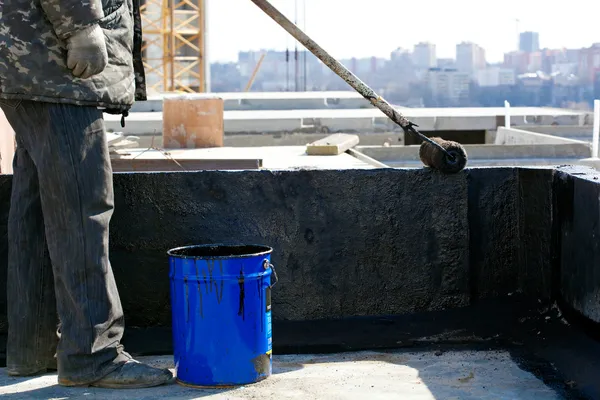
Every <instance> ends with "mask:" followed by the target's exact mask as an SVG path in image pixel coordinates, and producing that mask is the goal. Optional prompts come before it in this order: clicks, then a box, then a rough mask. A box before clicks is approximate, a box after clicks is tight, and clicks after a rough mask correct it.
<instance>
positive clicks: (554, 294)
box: [0, 168, 600, 333]
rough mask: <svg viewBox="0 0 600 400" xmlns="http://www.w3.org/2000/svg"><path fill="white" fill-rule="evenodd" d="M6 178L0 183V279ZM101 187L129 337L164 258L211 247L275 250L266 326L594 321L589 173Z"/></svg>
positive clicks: (259, 175) (165, 309) (599, 284)
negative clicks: (358, 320) (454, 318)
mask: <svg viewBox="0 0 600 400" xmlns="http://www.w3.org/2000/svg"><path fill="white" fill-rule="evenodd" d="M11 179H12V176H10V175H3V176H0V281H2V282H5V279H6V278H5V277H6V263H7V242H6V238H7V219H8V218H7V214H8V209H9V202H10V191H11ZM114 183H115V194H116V210H115V215H114V217H113V219H112V224H111V240H110V246H111V249H110V254H111V262H112V265H113V268H114V272H115V276H116V279H117V282H118V285H119V288H120V292H121V296H122V301H123V306H124V308H125V311H126V315H127V323H128V325H129V326H138V327H156V326H169V325H170V321H171V319H170V318H171V316H170V303H169V281H168V280H169V278H168V262H167V256H166V254H165V252H166V250H168V249H170V248H172V247H176V246H182V245H187V244H201V243H220V242H239V243H264V244H267V245H270V246H273V247H274V249H275V252H274V255H273V262H274V264H275V265H276V266H277V269H278V273H279V278H280V283H279V284H278V286H277V289H276V290H274V292H273V303H274V318H275V319H276V320H307V319H310V320H313V319H331V318H343V317H350V316H362V315H390V314H412V313H418V312H426V311H436V310H447V309H455V308H461V307H464V306H468V305H472V304H476V303H478V302H479V301H483V300H487V299H502V298H506V297H508V296H511V295H513V294H515V293H519V294H520V295H522V296H526V297H530V298H532V299H535V300H536V301H537V300H538V299H540V300H542V301H551V300H552V299H555V298H564V300H565V302H566V303H567V304H569V305H571V306H572V307H573V308H574V309H576V310H577V311H578V312H580V313H581V314H583V315H585V316H586V317H588V318H591V319H592V320H595V321H596V322H600V298H599V297H598V296H599V293H600V272H599V267H598V264H599V262H600V246H599V245H598V240H597V238H598V237H599V236H600V225H599V224H598V223H597V219H598V218H595V217H593V216H594V215H598V210H599V209H600V202H599V200H598V199H599V198H600V175H599V174H598V173H596V172H594V171H592V170H589V169H581V168H580V169H572V168H564V169H558V170H553V169H545V168H540V169H536V168H532V169H524V168H485V169H473V170H466V171H464V172H462V173H459V174H456V175H452V176H444V175H440V174H438V173H436V172H431V171H428V170H423V169H419V170H396V169H380V170H367V171H365V170H345V171H282V172H268V171H256V172H219V171H207V172H198V173H147V174H146V173H137V174H116V175H115V179H114ZM2 293H4V292H2ZM5 306H6V299H5V298H4V294H0V310H4V308H5ZM5 330H6V318H5V313H4V312H0V333H1V332H3V331H5Z"/></svg>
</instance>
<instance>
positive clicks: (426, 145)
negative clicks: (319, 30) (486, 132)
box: [251, 0, 467, 174]
mask: <svg viewBox="0 0 600 400" xmlns="http://www.w3.org/2000/svg"><path fill="white" fill-rule="evenodd" d="M251 1H252V2H253V3H254V4H256V5H257V6H258V8H260V9H261V10H263V11H264V12H265V13H266V14H267V15H268V16H269V17H271V18H272V19H273V20H274V21H275V22H276V23H277V24H279V25H280V26H281V27H282V28H283V29H285V30H286V31H287V32H288V33H289V34H290V35H292V36H293V37H294V38H295V39H296V40H298V41H299V42H300V43H302V44H303V45H304V47H306V48H307V49H308V50H309V51H310V52H311V53H313V54H314V55H315V57H317V58H318V59H319V60H321V61H322V62H323V63H324V64H325V65H327V66H328V67H329V69H331V70H332V71H333V72H334V73H335V74H336V75H338V76H339V77H340V78H342V79H343V80H344V81H346V83H348V84H349V85H350V86H351V87H352V88H353V89H354V90H356V91H357V92H358V93H359V94H360V95H362V96H363V97H364V98H365V99H367V100H368V101H369V102H370V103H371V104H372V105H373V106H375V107H377V108H378V109H379V110H381V112H383V113H384V114H385V115H387V116H388V117H389V118H390V119H391V120H392V121H394V122H395V123H396V124H398V125H400V127H402V129H403V130H404V132H405V133H410V134H412V135H416V136H417V137H419V138H420V139H421V140H422V141H423V142H422V144H421V147H420V149H419V157H420V159H421V161H422V162H423V164H425V165H426V166H428V167H430V168H433V169H436V170H438V171H440V172H443V173H448V174H452V173H457V172H459V171H461V170H462V169H464V168H465V166H466V165H467V153H466V151H465V149H464V147H463V146H462V145H461V144H460V143H457V142H452V141H447V140H443V139H441V138H439V137H436V138H428V137H427V136H425V135H423V134H422V133H421V132H419V131H418V130H417V127H418V125H416V124H414V123H412V122H411V121H409V120H408V119H407V118H406V117H405V116H403V115H402V114H401V113H400V112H398V111H397V110H396V109H395V108H393V107H392V106H391V105H390V104H389V103H388V102H387V101H386V100H385V99H383V98H382V97H381V96H379V95H378V94H377V93H375V92H374V91H373V89H371V88H370V87H369V86H367V84H365V83H364V82H363V81H361V80H360V79H358V78H357V77H356V76H355V75H354V74H353V73H352V72H350V71H349V70H348V69H347V68H346V67H344V66H343V65H342V64H341V63H340V62H339V61H337V60H336V59H335V58H333V57H332V56H331V55H329V54H328V53H327V52H326V51H325V50H324V49H323V48H321V46H319V45H318V44H317V43H315V41H313V40H312V39H311V38H310V37H308V36H307V35H306V34H305V33H304V32H303V31H302V30H300V28H298V27H297V26H296V25H295V24H294V23H293V22H291V21H290V20H289V19H287V18H286V17H285V15H283V14H282V13H281V12H279V10H277V9H276V8H275V7H273V6H272V5H271V4H270V3H269V1H268V0H251Z"/></svg>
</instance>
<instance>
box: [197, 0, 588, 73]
mask: <svg viewBox="0 0 600 400" xmlns="http://www.w3.org/2000/svg"><path fill="white" fill-rule="evenodd" d="M207 1H208V2H209V5H208V6H209V9H210V10H209V15H210V22H209V26H210V38H209V45H210V49H209V52H210V58H211V61H213V62H215V61H235V60H237V52H238V51H240V50H260V49H263V48H274V49H278V50H283V49H285V47H286V44H289V45H290V47H293V45H294V39H293V38H291V37H290V36H289V35H288V33H287V32H285V31H284V30H283V29H282V28H280V27H279V26H278V25H276V23H275V22H273V21H272V20H271V19H270V18H269V17H267V16H266V15H264V14H263V12H262V11H261V10H260V9H259V8H258V7H257V6H256V5H254V4H253V3H252V2H251V1H250V0H207ZM303 1H304V2H305V3H306V33H307V34H308V35H309V36H311V37H313V39H314V40H315V41H317V43H319V44H320V45H321V46H322V47H324V48H325V49H326V50H327V51H328V52H330V53H331V54H332V55H333V56H335V57H338V58H349V57H353V56H354V57H367V56H371V55H374V56H380V57H388V56H389V54H390V52H391V51H392V50H394V49H395V48H397V47H405V48H412V46H413V45H414V44H415V43H417V42H419V41H430V42H434V43H436V44H437V53H438V57H454V51H455V45H456V43H458V42H461V41H463V40H464V41H473V42H475V43H478V44H479V45H480V46H483V47H484V48H485V49H486V51H487V56H488V61H492V62H494V61H500V60H502V55H503V53H505V52H507V51H511V50H514V49H515V48H516V46H517V26H516V22H515V20H516V19H519V20H520V30H522V31H523V30H533V31H539V32H540V45H541V46H542V47H551V48H558V47H573V48H580V47H588V46H590V45H591V44H592V43H594V42H600V23H599V22H598V15H600V5H599V4H598V1H597V0H569V1H568V2H566V1H560V0H545V1H544V0H501V1H490V0H479V1H477V0H448V1H442V0H418V1H405V0H298V6H299V17H298V23H299V25H300V26H301V27H302V26H303V23H302V6H301V5H302V2H303ZM271 2H272V4H273V5H274V6H276V7H277V8H279V9H280V11H282V12H283V13H284V14H286V16H287V17H288V18H290V19H292V21H293V20H294V9H295V6H294V0H271Z"/></svg>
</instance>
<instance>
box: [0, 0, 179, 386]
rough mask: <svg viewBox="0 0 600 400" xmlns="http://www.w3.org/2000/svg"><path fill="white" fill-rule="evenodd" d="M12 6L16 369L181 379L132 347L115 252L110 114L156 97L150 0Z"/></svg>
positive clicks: (39, 1)
mask: <svg viewBox="0 0 600 400" xmlns="http://www.w3.org/2000/svg"><path fill="white" fill-rule="evenodd" d="M2 3H3V4H2V5H1V6H0V106H1V107H2V110H3V111H4V113H5V114H6V117H7V119H8V121H9V122H10V124H11V125H12V127H13V129H14V131H15V134H16V142H17V148H16V153H15V158H14V177H13V181H12V199H11V209H10V214H9V222H8V230H9V232H8V243H9V249H8V258H9V260H8V281H7V295H8V322H9V328H8V345H7V358H6V359H7V371H8V373H9V374H10V375H14V376H30V375H36V374H39V373H44V372H46V371H48V370H55V369H58V381H59V384H61V385H65V386H97V387H111V388H127V387H149V386H156V385H160V384H163V383H167V382H170V381H171V380H172V374H171V372H170V371H168V370H163V369H156V368H151V367H150V366H147V365H145V364H141V363H138V362H136V361H134V360H133V359H132V358H131V356H130V355H129V354H127V353H126V352H125V351H124V348H123V347H122V345H121V344H120V341H121V338H122V336H123V329H124V319H123V310H122V307H121V302H120V299H119V294H118V291H117V286H116V284H115V280H114V277H113V272H112V269H111V265H110V262H109V259H108V228H109V221H110V218H111V215H112V212H113V203H114V198H113V184H112V169H111V163H110V158H109V153H108V145H107V142H106V138H105V130H104V120H103V114H102V113H103V111H104V112H109V113H113V114H123V116H124V117H125V116H126V115H127V111H128V110H129V108H130V107H131V105H132V104H133V102H134V99H135V100H145V97H146V93H145V78H144V71H143V66H142V60H141V41H142V37H141V34H142V33H141V21H140V9H139V0H2ZM57 313H58V317H59V320H60V328H59V330H58V332H57V318H56V316H57ZM57 346H58V347H57ZM55 354H56V358H55Z"/></svg>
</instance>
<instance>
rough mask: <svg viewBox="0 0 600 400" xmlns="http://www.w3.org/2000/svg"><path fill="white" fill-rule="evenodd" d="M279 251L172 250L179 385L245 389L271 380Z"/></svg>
mask: <svg viewBox="0 0 600 400" xmlns="http://www.w3.org/2000/svg"><path fill="white" fill-rule="evenodd" d="M272 251H273V249H272V248H271V247H267V246H260V245H200V246H189V247H179V248H176V249H172V250H169V252H168V255H169V264H170V274H169V275H170V280H171V307H172V315H173V347H174V357H175V369H176V375H177V381H178V382H179V383H181V384H183V385H187V386H197V387H223V386H237V385H245V384H250V383H254V382H258V381H261V380H263V379H266V378H267V377H269V376H270V375H271V373H272V367H273V359H272V330H271V287H272V286H273V285H274V284H275V283H276V281H277V274H276V273H275V269H274V267H273V265H272V264H271V253H272ZM272 278H273V282H272Z"/></svg>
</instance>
